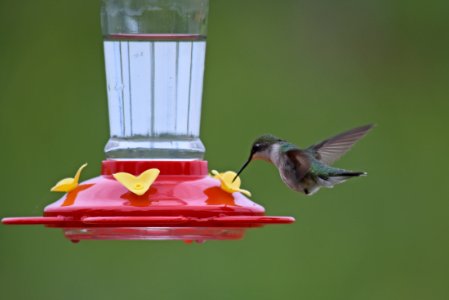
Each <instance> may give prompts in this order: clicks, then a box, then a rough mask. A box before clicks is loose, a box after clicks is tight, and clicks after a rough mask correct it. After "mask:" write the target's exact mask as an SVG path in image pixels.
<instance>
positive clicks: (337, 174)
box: [328, 171, 368, 177]
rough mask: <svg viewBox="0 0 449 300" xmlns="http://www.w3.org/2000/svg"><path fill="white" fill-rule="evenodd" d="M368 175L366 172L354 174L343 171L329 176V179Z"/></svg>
mask: <svg viewBox="0 0 449 300" xmlns="http://www.w3.org/2000/svg"><path fill="white" fill-rule="evenodd" d="M366 175H368V173H366V172H354V171H344V172H341V173H336V174H329V175H328V176H329V177H358V176H366Z"/></svg>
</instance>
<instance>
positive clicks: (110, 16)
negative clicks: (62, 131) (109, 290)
mask: <svg viewBox="0 0 449 300" xmlns="http://www.w3.org/2000/svg"><path fill="white" fill-rule="evenodd" d="M207 13H208V0H128V1H120V0H103V4H102V11H101V17H102V29H103V34H104V54H105V66H106V80H107V94H108V106H109V121H110V139H109V141H108V142H107V144H106V147H105V154H106V158H107V159H106V160H104V161H103V162H102V169H101V175H100V176H98V177H95V178H92V179H89V180H87V181H84V182H81V183H79V184H78V181H79V178H80V176H81V171H82V169H83V168H84V167H85V166H86V165H83V166H82V167H81V168H80V169H79V170H78V172H77V173H76V175H75V177H74V178H66V179H63V180H61V181H60V182H58V183H57V184H56V185H55V186H54V187H53V188H52V191H56V192H65V194H64V196H63V197H62V198H61V199H59V200H58V201H56V202H55V203H52V204H50V205H48V206H47V207H46V208H45V209H44V213H43V216H39V217H14V218H4V219H3V220H2V222H3V223H4V224H12V225H45V226H46V227H50V228H61V229H62V230H63V232H64V235H65V236H66V237H67V238H68V239H70V240H71V241H73V242H77V241H79V240H184V241H198V242H200V241H205V240H232V239H239V238H242V237H243V235H244V233H245V230H246V229H247V228H252V227H261V226H263V225H267V224H286V223H292V222H294V219H293V218H292V217H283V216H279V217H278V216H266V215H265V210H264V208H263V207H262V206H260V205H258V204H256V203H254V202H252V201H251V200H249V199H248V198H247V197H245V195H247V196H249V195H250V194H249V192H248V191H246V190H242V189H240V178H238V177H237V178H236V180H235V181H233V177H234V176H235V173H234V172H230V171H229V172H224V173H218V172H216V171H213V175H214V176H211V175H209V171H208V163H207V161H205V160H203V156H204V152H205V148H204V146H203V144H202V142H201V140H200V139H199V130H200V114H201V101H202V90H203V73H204V61H205V53H206V52H205V51H206V30H207Z"/></svg>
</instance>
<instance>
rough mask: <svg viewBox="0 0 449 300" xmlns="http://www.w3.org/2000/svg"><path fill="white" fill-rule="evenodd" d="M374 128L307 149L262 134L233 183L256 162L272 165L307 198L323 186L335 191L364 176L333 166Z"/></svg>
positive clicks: (362, 128) (367, 128)
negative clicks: (343, 184)
mask: <svg viewBox="0 0 449 300" xmlns="http://www.w3.org/2000/svg"><path fill="white" fill-rule="evenodd" d="M373 127H374V125H373V124H369V125H365V126H361V127H357V128H354V129H351V130H348V131H345V132H343V133H340V134H337V135H335V136H333V137H331V138H328V139H326V140H324V141H322V142H319V143H317V144H314V145H312V146H310V147H308V148H306V149H301V148H299V147H298V146H296V145H294V144H292V143H290V142H288V141H286V140H283V139H280V138H278V137H276V136H274V135H271V134H267V135H262V136H260V137H258V138H257V139H256V140H255V141H254V143H253V144H252V147H251V152H250V155H249V158H248V160H247V161H246V162H245V163H244V164H243V166H242V167H241V168H240V170H239V171H238V172H237V175H236V176H235V177H234V180H235V179H236V178H237V177H238V176H239V175H240V174H241V173H242V171H243V170H244V169H245V168H246V167H247V166H248V164H249V163H250V162H251V161H253V160H264V161H267V162H269V163H271V164H273V165H274V166H275V167H276V168H278V171H279V174H280V176H281V179H282V181H283V182H284V183H285V184H286V185H287V186H288V187H289V188H290V189H292V190H294V191H297V192H301V193H304V194H306V195H312V194H314V193H316V192H317V191H318V190H319V189H320V188H322V187H327V188H332V187H333V186H334V185H336V184H339V183H342V182H344V181H346V180H347V179H349V178H352V177H358V176H365V175H367V173H366V172H358V171H350V170H345V169H339V168H335V167H332V164H333V163H334V162H335V161H337V160H338V159H339V158H340V157H342V156H343V155H344V154H345V153H346V152H348V151H349V150H350V149H351V147H352V146H353V145H354V144H355V143H356V142H357V141H359V140H360V139H361V138H362V137H364V136H365V135H366V134H367V133H368V132H369V131H370V130H371V129H372V128H373Z"/></svg>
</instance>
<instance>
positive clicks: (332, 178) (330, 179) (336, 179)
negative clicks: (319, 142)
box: [316, 169, 367, 188]
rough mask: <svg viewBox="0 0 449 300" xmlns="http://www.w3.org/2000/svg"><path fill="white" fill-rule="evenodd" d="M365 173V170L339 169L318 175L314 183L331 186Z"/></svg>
mask: <svg viewBox="0 0 449 300" xmlns="http://www.w3.org/2000/svg"><path fill="white" fill-rule="evenodd" d="M365 175H367V173H366V172H355V171H348V170H342V169H339V170H338V171H336V172H335V173H330V174H326V175H325V176H324V175H319V176H317V177H316V183H317V185H318V186H320V187H326V188H333V187H334V185H336V184H340V183H343V182H345V181H346V180H348V179H350V178H353V177H359V176H365Z"/></svg>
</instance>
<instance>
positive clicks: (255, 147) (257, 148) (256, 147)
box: [253, 144, 262, 152]
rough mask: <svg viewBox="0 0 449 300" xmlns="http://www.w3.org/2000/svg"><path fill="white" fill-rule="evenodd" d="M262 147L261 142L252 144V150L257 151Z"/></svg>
mask: <svg viewBox="0 0 449 300" xmlns="http://www.w3.org/2000/svg"><path fill="white" fill-rule="evenodd" d="M261 148H262V145H261V144H254V146H253V152H256V151H259V150H260V149H261Z"/></svg>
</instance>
